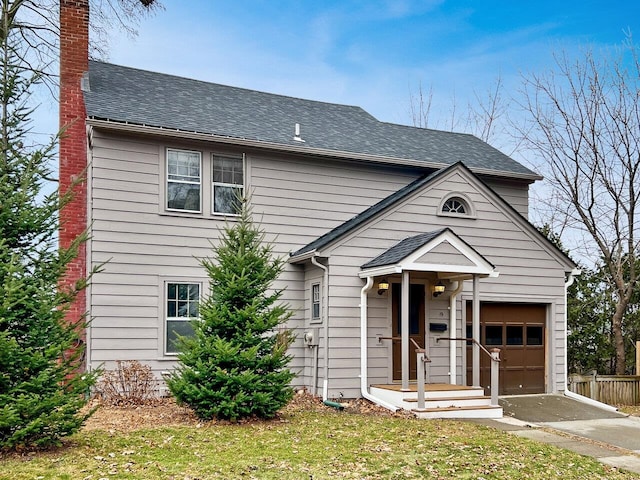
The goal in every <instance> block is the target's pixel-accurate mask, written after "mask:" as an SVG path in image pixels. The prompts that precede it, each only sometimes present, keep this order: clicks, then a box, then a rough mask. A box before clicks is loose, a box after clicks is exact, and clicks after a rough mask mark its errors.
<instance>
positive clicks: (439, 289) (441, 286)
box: [433, 280, 447, 298]
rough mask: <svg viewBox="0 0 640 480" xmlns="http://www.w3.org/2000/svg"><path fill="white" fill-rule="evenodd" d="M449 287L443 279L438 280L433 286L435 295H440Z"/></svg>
mask: <svg viewBox="0 0 640 480" xmlns="http://www.w3.org/2000/svg"><path fill="white" fill-rule="evenodd" d="M446 288H447V287H445V286H444V283H442V280H438V283H436V284H435V285H434V286H433V297H434V298H435V297H439V296H440V295H442V294H443V293H444V291H445V290H446Z"/></svg>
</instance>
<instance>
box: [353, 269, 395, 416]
mask: <svg viewBox="0 0 640 480" xmlns="http://www.w3.org/2000/svg"><path fill="white" fill-rule="evenodd" d="M372 286H373V277H367V283H365V285H364V287H362V290H361V291H360V393H361V394H362V397H363V398H366V399H367V400H369V401H370V402H373V403H375V404H377V405H380V406H381V407H384V408H386V409H388V410H391V411H392V412H395V411H397V410H398V407H396V406H395V405H392V404H390V403H389V402H386V401H385V400H382V399H381V398H378V397H376V396H374V395H371V394H370V393H369V390H368V388H367V384H368V383H369V382H368V378H367V368H368V365H367V347H368V345H367V292H369V290H371V287H372Z"/></svg>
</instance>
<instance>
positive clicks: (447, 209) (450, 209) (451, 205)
mask: <svg viewBox="0 0 640 480" xmlns="http://www.w3.org/2000/svg"><path fill="white" fill-rule="evenodd" d="M438 215H443V216H449V217H466V218H475V210H474V207H473V204H472V203H471V202H470V201H469V200H468V199H467V198H466V195H464V194H460V193H454V194H449V195H447V196H446V197H444V198H443V199H442V201H441V202H440V206H439V208H438Z"/></svg>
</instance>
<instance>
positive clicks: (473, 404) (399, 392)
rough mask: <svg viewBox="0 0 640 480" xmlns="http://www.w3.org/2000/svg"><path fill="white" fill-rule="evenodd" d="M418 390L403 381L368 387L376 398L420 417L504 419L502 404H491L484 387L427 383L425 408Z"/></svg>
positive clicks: (425, 387) (416, 386)
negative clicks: (404, 387) (405, 385)
mask: <svg viewBox="0 0 640 480" xmlns="http://www.w3.org/2000/svg"><path fill="white" fill-rule="evenodd" d="M418 390H419V389H418V384H417V383H415V382H414V383H410V384H409V388H408V389H403V388H402V385H400V384H386V385H382V384H379V385H371V386H370V389H369V391H370V392H371V394H372V395H375V396H376V397H377V398H379V399H381V400H384V401H385V402H388V403H389V404H392V405H397V406H398V407H399V408H402V409H404V410H408V411H410V412H413V413H414V414H415V415H416V416H417V417H418V418H425V419H426V418H502V407H501V406H499V405H492V402H491V397H488V396H486V395H485V394H484V389H483V388H482V387H467V386H464V385H450V384H445V383H427V384H425V385H424V397H425V399H424V407H423V408H419V407H418V403H419V402H418V395H419V392H418Z"/></svg>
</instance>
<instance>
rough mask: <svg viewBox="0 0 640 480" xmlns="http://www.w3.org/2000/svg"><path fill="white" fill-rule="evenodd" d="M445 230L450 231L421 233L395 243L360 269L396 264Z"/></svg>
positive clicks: (441, 230) (442, 229) (442, 230)
mask: <svg viewBox="0 0 640 480" xmlns="http://www.w3.org/2000/svg"><path fill="white" fill-rule="evenodd" d="M447 230H449V231H451V229H450V228H441V229H440V230H436V231H434V232H427V233H421V234H420V235H415V236H413V237H409V238H405V239H404V240H402V241H400V242H399V243H396V244H395V245H394V246H393V247H391V248H390V249H389V250H387V251H385V252H383V253H381V254H380V255H378V256H377V257H376V258H374V259H373V260H370V261H368V262H367V263H365V264H364V265H362V268H363V269H365V268H374V267H382V266H385V265H393V264H396V263H398V262H400V261H402V260H403V259H405V258H406V257H407V256H409V255H411V254H412V253H413V252H415V251H416V250H418V249H419V248H420V247H422V246H423V245H425V244H427V243H429V242H430V241H431V240H433V239H434V238H436V237H437V236H438V235H440V234H441V233H444V232H446V231H447Z"/></svg>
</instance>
